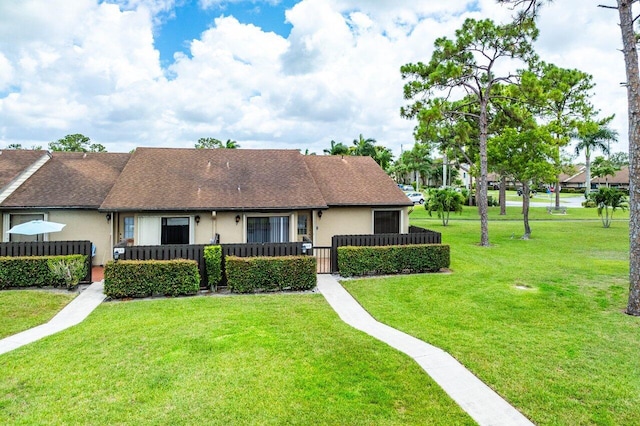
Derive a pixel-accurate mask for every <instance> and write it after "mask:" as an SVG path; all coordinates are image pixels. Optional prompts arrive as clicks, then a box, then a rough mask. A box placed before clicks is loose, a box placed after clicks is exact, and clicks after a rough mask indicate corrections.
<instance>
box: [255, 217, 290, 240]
mask: <svg viewBox="0 0 640 426" xmlns="http://www.w3.org/2000/svg"><path fill="white" fill-rule="evenodd" d="M247 242H248V243H288V242H289V216H268V217H267V216H265V217H247Z"/></svg>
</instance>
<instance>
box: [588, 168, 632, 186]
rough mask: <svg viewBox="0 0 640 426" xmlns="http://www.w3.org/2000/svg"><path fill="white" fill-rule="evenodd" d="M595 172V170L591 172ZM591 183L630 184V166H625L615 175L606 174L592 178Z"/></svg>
mask: <svg viewBox="0 0 640 426" xmlns="http://www.w3.org/2000/svg"><path fill="white" fill-rule="evenodd" d="M591 173H592V174H593V172H591ZM591 183H597V184H603V185H604V184H605V183H610V184H620V185H625V184H626V185H628V184H629V167H628V166H625V167H622V168H621V169H620V170H618V171H617V172H616V173H615V175H613V176H606V177H600V178H594V179H591Z"/></svg>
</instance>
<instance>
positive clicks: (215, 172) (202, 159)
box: [101, 148, 326, 210]
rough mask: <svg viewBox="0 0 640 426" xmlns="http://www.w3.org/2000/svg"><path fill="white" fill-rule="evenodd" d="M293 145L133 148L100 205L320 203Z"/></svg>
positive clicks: (190, 206) (193, 206) (112, 207)
mask: <svg viewBox="0 0 640 426" xmlns="http://www.w3.org/2000/svg"><path fill="white" fill-rule="evenodd" d="M323 207H326V203H325V201H324V199H323V198H322V194H321V193H320V190H319V189H318V187H317V186H316V185H315V183H314V180H313V177H312V175H311V173H310V172H309V169H308V168H307V166H306V164H305V162H304V156H303V155H301V154H300V153H299V152H298V151H294V150H269V149H267V150H250V149H172V148H138V149H137V150H136V151H135V153H134V154H133V155H132V157H131V159H130V160H129V163H128V164H127V166H126V167H125V168H124V170H123V172H122V174H121V175H120V178H119V179H118V181H117V183H116V184H115V185H114V187H113V189H112V190H111V192H110V193H109V195H108V196H107V198H106V199H105V200H104V203H102V206H101V208H102V209H103V210H195V209H203V210H243V209H253V210H259V209H264V210H275V209H291V208H323Z"/></svg>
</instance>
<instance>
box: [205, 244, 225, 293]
mask: <svg viewBox="0 0 640 426" xmlns="http://www.w3.org/2000/svg"><path fill="white" fill-rule="evenodd" d="M204 263H205V265H206V268H207V283H208V284H209V287H210V288H212V289H213V290H215V289H216V288H217V287H218V284H220V281H222V247H221V246H206V247H205V248H204Z"/></svg>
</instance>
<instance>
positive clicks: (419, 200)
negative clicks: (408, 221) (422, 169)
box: [406, 192, 424, 204]
mask: <svg viewBox="0 0 640 426" xmlns="http://www.w3.org/2000/svg"><path fill="white" fill-rule="evenodd" d="M406 194H407V197H409V199H410V200H411V201H413V204H424V195H422V193H421V192H407V193H406Z"/></svg>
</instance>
